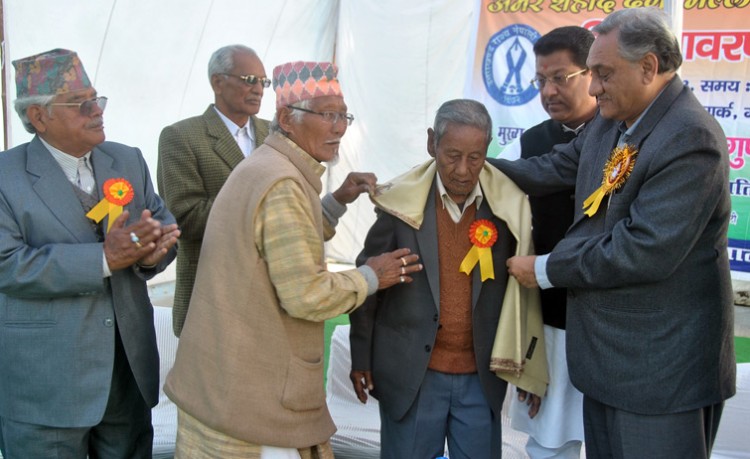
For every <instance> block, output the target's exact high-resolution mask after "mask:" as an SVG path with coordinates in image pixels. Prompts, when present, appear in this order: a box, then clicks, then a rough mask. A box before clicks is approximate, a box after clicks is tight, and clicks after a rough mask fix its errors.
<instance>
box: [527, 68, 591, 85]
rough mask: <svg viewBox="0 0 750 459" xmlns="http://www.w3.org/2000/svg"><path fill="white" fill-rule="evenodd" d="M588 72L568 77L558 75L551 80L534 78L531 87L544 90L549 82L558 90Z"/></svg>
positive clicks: (582, 71) (578, 72) (579, 72)
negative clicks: (572, 79)
mask: <svg viewBox="0 0 750 459" xmlns="http://www.w3.org/2000/svg"><path fill="white" fill-rule="evenodd" d="M588 70H589V69H581V70H579V71H577V72H573V73H569V74H567V75H557V76H553V77H551V78H534V79H533V80H531V85H532V86H534V87H535V88H536V89H542V88H544V86H545V85H546V84H547V83H548V82H551V83H553V84H554V85H555V86H557V87H558V88H562V87H563V86H565V85H567V84H568V80H570V79H571V78H573V77H576V76H578V75H581V74H582V73H586V72H588Z"/></svg>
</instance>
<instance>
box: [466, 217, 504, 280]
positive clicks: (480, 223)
mask: <svg viewBox="0 0 750 459" xmlns="http://www.w3.org/2000/svg"><path fill="white" fill-rule="evenodd" d="M469 240H470V241H471V243H472V244H473V245H472V247H471V249H469V252H468V253H467V254H466V256H465V257H464V259H463V260H462V261H461V266H459V267H458V269H459V271H460V272H462V273H466V275H467V276H468V275H469V274H471V270H472V269H474V266H476V264H477V263H479V272H480V273H481V274H482V282H484V281H485V280H487V279H494V278H495V267H494V266H493V265H492V249H491V247H492V246H493V245H494V244H495V241H497V228H495V225H494V224H493V223H492V222H491V221H489V220H485V219H482V220H477V221H475V222H474V223H472V224H471V227H470V228H469Z"/></svg>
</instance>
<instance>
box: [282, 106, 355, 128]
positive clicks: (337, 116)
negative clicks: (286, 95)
mask: <svg viewBox="0 0 750 459" xmlns="http://www.w3.org/2000/svg"><path fill="white" fill-rule="evenodd" d="M287 107H288V108H291V109H292V110H299V111H301V112H305V113H312V114H313V115H318V116H322V117H323V121H326V122H328V123H331V124H336V123H338V121H339V120H346V125H347V126H351V125H352V123H353V122H354V115H352V114H351V113H344V112H328V111H326V112H316V111H313V110H308V109H306V108H302V107H295V106H294V105H287Z"/></svg>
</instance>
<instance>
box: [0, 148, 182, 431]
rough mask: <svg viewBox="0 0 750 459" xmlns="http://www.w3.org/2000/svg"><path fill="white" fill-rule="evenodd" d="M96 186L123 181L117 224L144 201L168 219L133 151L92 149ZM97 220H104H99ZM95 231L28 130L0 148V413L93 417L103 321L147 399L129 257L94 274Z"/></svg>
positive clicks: (28, 417) (148, 324) (22, 417)
mask: <svg viewBox="0 0 750 459" xmlns="http://www.w3.org/2000/svg"><path fill="white" fill-rule="evenodd" d="M91 158H92V163H93V168H94V174H95V178H96V182H97V185H98V187H99V188H100V189H101V186H102V185H103V184H104V182H105V181H106V180H107V179H109V178H118V177H122V178H125V179H126V180H128V181H129V182H130V183H131V184H132V185H133V188H134V191H135V193H134V197H133V200H132V201H131V202H130V204H128V205H126V206H125V209H126V210H129V211H130V218H129V223H133V222H135V221H137V220H138V219H139V218H140V216H141V212H142V211H143V210H145V209H150V210H151V211H152V212H153V217H154V218H155V219H157V220H159V221H161V222H163V223H165V224H169V223H174V218H173V217H172V215H171V214H170V213H169V212H168V211H167V209H166V207H165V206H164V203H163V202H162V200H161V199H160V198H159V197H158V196H157V195H156V193H155V192H154V189H153V186H152V184H151V179H150V176H149V172H148V168H147V166H146V162H145V161H144V159H143V156H141V153H140V151H139V150H137V149H135V148H131V147H127V146H125V145H121V144H117V143H112V142H105V143H103V144H101V145H99V146H97V147H95V148H94V150H93V152H92V156H91ZM103 223H104V224H105V228H106V219H105V220H104V221H103ZM102 253H103V249H102V242H98V238H97V234H96V232H95V231H94V229H93V228H92V225H91V224H90V220H89V219H87V218H86V217H85V215H84V210H83V207H82V206H81V203H80V201H79V199H78V197H77V196H76V194H75V191H74V190H73V188H72V185H71V183H70V182H69V181H68V179H67V178H66V177H65V174H64V173H63V171H62V169H61V168H60V166H59V165H58V164H57V162H56V161H55V160H54V158H53V157H52V155H51V154H50V153H49V151H48V150H47V149H46V147H45V146H44V145H43V144H42V143H41V141H40V140H39V139H38V138H37V137H35V138H34V139H33V140H32V141H31V142H30V143H27V144H24V145H20V146H18V147H15V148H13V149H11V150H8V151H6V152H3V153H0V416H2V417H5V418H8V419H12V420H15V421H19V422H26V423H32V424H42V425H48V426H56V427H83V426H92V425H95V424H97V423H98V422H99V421H100V420H101V418H102V416H103V414H104V410H105V408H106V406H107V399H108V396H109V390H110V382H111V380H112V367H113V362H114V354H115V353H114V349H115V347H114V346H115V344H114V343H115V324H116V325H117V327H118V329H119V331H120V335H121V337H122V343H123V345H124V348H125V352H126V353H127V357H128V361H129V362H130V367H131V369H132V370H133V374H134V375H135V379H136V381H137V382H138V387H139V388H140V390H141V393H142V394H143V397H144V399H145V400H146V403H148V404H149V405H150V406H154V405H156V403H157V401H158V392H159V356H158V352H157V348H156V336H155V332H154V322H153V308H152V307H151V302H150V300H149V297H148V291H147V289H146V279H148V278H150V277H152V276H153V275H155V274H156V273H157V272H160V271H162V270H163V269H164V268H165V267H166V266H167V265H168V264H169V263H170V262H171V261H172V260H173V259H174V256H175V253H176V248H173V249H172V250H171V251H170V253H169V254H168V255H167V256H166V257H165V258H164V259H163V260H162V261H161V263H159V265H158V266H157V267H156V269H154V270H148V271H145V270H140V269H138V268H136V267H131V268H126V269H122V270H118V271H114V272H113V273H112V276H111V277H110V278H103V277H102V270H103V268H102V266H103V255H102Z"/></svg>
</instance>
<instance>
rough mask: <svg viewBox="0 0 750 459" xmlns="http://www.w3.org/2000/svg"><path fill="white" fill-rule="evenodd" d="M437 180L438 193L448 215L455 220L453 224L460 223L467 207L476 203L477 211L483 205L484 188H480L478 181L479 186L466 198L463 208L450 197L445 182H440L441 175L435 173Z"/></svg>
mask: <svg viewBox="0 0 750 459" xmlns="http://www.w3.org/2000/svg"><path fill="white" fill-rule="evenodd" d="M435 179H436V181H437V189H438V193H440V200H441V201H442V202H443V209H446V210H447V211H448V215H450V217H451V220H453V223H458V222H460V221H461V217H462V216H463V214H464V211H465V210H466V208H467V207H469V206H470V205H472V204H473V203H474V201H476V203H477V209H478V208H479V206H481V205H482V199H483V198H484V195H483V194H482V187H481V186H479V182H478V181H477V184H476V185H474V189H473V190H471V193H469V196H467V197H466V201H464V205H463V207H461V206H459V205H458V204H456V201H454V200H453V198H451V197H450V196H449V195H448V192H447V191H446V190H445V185H443V181H442V180H440V174H439V173H437V172H436V173H435Z"/></svg>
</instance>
